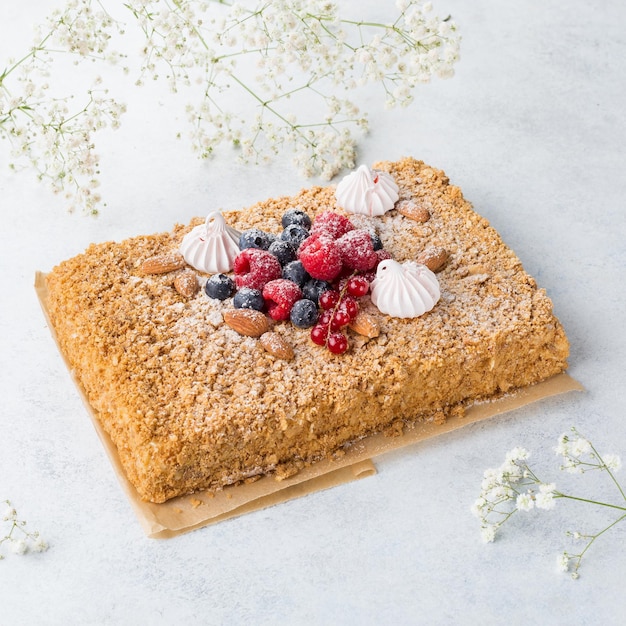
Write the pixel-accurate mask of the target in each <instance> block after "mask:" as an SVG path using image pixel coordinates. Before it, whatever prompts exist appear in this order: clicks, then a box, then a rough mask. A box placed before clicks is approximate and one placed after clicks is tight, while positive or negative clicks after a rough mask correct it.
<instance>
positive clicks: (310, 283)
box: [283, 261, 332, 304]
mask: <svg viewBox="0 0 626 626" xmlns="http://www.w3.org/2000/svg"><path fill="white" fill-rule="evenodd" d="M298 263H301V262H300V261H298ZM303 268H304V266H303ZM285 269H286V268H285ZM284 273H285V270H283V278H289V277H288V276H285V275H284ZM329 289H332V287H331V285H330V283H328V282H326V281H325V280H318V279H317V278H309V280H307V281H306V282H305V283H304V286H303V287H302V295H303V296H304V297H305V298H308V299H309V300H313V302H315V304H318V303H319V300H320V296H321V295H322V294H323V293H324V292H325V291H328V290H329Z"/></svg>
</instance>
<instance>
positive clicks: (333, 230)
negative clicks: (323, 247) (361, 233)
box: [311, 211, 354, 239]
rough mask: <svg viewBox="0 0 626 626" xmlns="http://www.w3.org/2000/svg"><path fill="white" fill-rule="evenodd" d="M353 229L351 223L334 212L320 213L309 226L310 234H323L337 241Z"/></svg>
mask: <svg viewBox="0 0 626 626" xmlns="http://www.w3.org/2000/svg"><path fill="white" fill-rule="evenodd" d="M353 229H354V226H353V224H352V222H351V221H350V220H349V219H348V218H347V217H345V216H343V215H340V214H339V213H335V212H334V211H322V212H321V213H318V214H317V215H316V216H315V219H314V220H313V225H312V226H311V234H312V235H315V234H322V233H323V234H325V235H327V236H328V237H330V238H331V239H339V237H341V236H342V235H345V234H346V233H347V232H349V231H351V230H353Z"/></svg>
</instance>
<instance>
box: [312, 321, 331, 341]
mask: <svg viewBox="0 0 626 626" xmlns="http://www.w3.org/2000/svg"><path fill="white" fill-rule="evenodd" d="M327 337H328V326H324V325H322V324H316V325H315V326H313V328H311V341H312V342H313V343H314V344H316V345H318V346H325V345H326V339H327Z"/></svg>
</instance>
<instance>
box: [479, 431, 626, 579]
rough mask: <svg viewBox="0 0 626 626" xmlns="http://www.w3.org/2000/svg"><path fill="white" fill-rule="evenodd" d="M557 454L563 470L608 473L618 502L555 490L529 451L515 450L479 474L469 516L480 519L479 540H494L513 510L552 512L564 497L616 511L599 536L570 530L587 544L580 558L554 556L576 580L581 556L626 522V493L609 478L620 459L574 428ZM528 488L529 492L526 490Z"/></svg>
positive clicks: (560, 440)
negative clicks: (529, 461) (540, 475)
mask: <svg viewBox="0 0 626 626" xmlns="http://www.w3.org/2000/svg"><path fill="white" fill-rule="evenodd" d="M555 451H556V453H557V455H559V456H561V457H563V462H562V464H561V466H560V468H561V470H563V471H566V472H572V473H580V474H582V473H585V472H588V471H591V470H599V471H605V472H607V474H608V476H609V477H610V479H611V481H612V482H613V484H614V486H615V487H616V488H617V491H618V492H619V496H620V504H614V503H610V502H601V501H598V500H593V499H590V498H586V497H579V496H574V495H570V494H566V493H562V492H560V491H558V490H557V488H556V485H555V483H547V482H544V481H542V480H540V479H539V478H538V477H537V475H536V474H535V472H534V471H533V470H532V469H531V468H530V467H529V465H528V464H527V462H526V461H527V459H528V458H529V456H530V455H529V454H528V451H526V450H525V449H524V448H514V449H513V450H511V451H510V452H508V453H507V455H506V458H505V461H504V463H503V464H502V465H501V466H500V467H499V468H495V469H493V468H492V469H488V470H486V471H485V472H484V474H483V480H482V483H481V493H480V497H479V498H478V499H477V500H476V501H475V502H474V504H473V505H472V507H471V510H472V513H473V514H474V515H475V516H476V517H478V518H479V519H480V521H481V536H482V537H483V539H484V538H485V536H487V537H488V540H489V541H493V539H494V538H495V535H496V532H497V531H498V529H499V528H500V526H502V525H503V524H504V523H505V522H506V521H508V520H509V519H510V518H511V517H512V516H513V514H514V513H516V512H517V511H530V510H532V509H533V508H536V509H540V510H549V509H552V508H554V506H555V503H556V499H557V498H563V499H568V500H571V501H575V502H586V503H588V504H594V505H596V506H600V507H605V508H606V510H612V511H619V512H620V515H619V517H617V519H615V520H614V521H612V522H611V523H610V524H608V525H607V526H606V527H605V528H603V529H602V530H600V531H598V532H597V533H595V534H594V533H587V534H582V533H580V532H578V531H576V532H568V533H567V534H568V536H570V537H572V538H573V539H576V540H584V541H585V542H586V545H585V546H584V547H583V549H582V550H581V551H580V552H579V553H578V554H570V553H568V552H563V553H562V554H559V555H558V557H557V567H558V568H559V570H560V571H563V572H568V571H571V572H572V574H571V575H572V578H578V576H579V572H578V570H579V568H580V565H581V562H582V558H583V556H584V555H585V553H586V552H587V550H588V549H589V548H590V547H591V545H592V544H593V543H594V542H595V541H596V539H598V538H599V537H601V536H602V535H604V533H606V532H607V531H608V530H609V529H611V528H612V527H613V526H615V525H616V524H618V523H619V522H621V521H623V520H625V519H626V492H624V490H623V489H622V487H621V485H620V484H619V483H618V482H617V480H616V479H615V477H614V476H613V472H615V471H617V470H619V469H620V467H621V459H620V457H619V456H617V455H615V454H604V455H600V454H598V452H597V451H596V449H595V447H594V446H593V444H592V443H591V442H590V441H589V440H588V439H586V438H585V437H582V436H581V435H580V434H579V433H578V431H577V430H576V429H574V428H573V429H572V435H569V434H563V435H561V436H560V437H559V439H558V441H557V445H556V448H555ZM526 487H528V489H526Z"/></svg>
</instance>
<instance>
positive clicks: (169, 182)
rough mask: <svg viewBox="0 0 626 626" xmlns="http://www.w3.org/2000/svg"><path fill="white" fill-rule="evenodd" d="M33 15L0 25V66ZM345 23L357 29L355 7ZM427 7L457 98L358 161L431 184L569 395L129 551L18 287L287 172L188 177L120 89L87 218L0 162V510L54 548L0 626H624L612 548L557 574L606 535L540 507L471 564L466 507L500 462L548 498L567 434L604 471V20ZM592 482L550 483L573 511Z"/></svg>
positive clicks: (622, 396)
mask: <svg viewBox="0 0 626 626" xmlns="http://www.w3.org/2000/svg"><path fill="white" fill-rule="evenodd" d="M48 4H49V3H46V2H44V1H43V0H28V1H27V2H26V1H25V2H20V3H11V5H10V7H4V8H3V14H4V16H3V17H4V19H3V22H4V23H3V24H2V31H3V33H2V34H3V39H2V44H0V51H1V55H0V56H1V58H5V57H6V56H7V55H8V54H9V53H8V52H7V51H6V50H5V45H4V44H6V45H7V46H9V45H13V46H14V45H15V44H16V42H18V41H20V40H22V41H24V38H25V37H27V36H29V34H30V32H29V29H28V24H29V21H30V20H31V19H32V16H33V15H36V14H37V11H38V10H40V9H41V7H43V6H46V5H48ZM346 4H347V3H346ZM360 5H362V6H363V7H364V8H363V13H364V15H366V14H367V11H368V7H374V6H375V5H378V3H374V2H372V1H370V0H368V1H367V2H362V3H360ZM435 7H436V8H437V9H438V10H439V12H440V13H444V12H446V11H449V12H451V13H452V14H453V16H454V18H455V19H456V21H457V22H458V23H459V24H460V25H461V27H462V31H463V35H464V42H463V47H462V54H463V58H462V61H461V63H460V64H459V65H458V70H457V76H456V77H455V78H454V79H453V80H451V81H448V82H440V83H435V84H433V85H430V86H426V87H424V88H423V89H421V90H420V91H419V92H418V94H417V103H416V105H415V106H413V107H411V108H409V109H407V110H402V111H396V112H393V113H389V112H382V111H381V112H379V110H378V108H375V109H374V108H373V109H372V111H371V122H372V132H371V134H370V136H369V137H368V138H367V139H366V141H365V142H364V143H363V144H362V154H361V161H362V162H365V163H372V162H373V161H375V160H379V159H395V158H398V157H400V156H403V155H409V154H410V155H413V156H416V157H418V158H421V159H424V160H425V161H427V162H429V163H431V164H432V165H434V166H436V167H439V168H442V169H444V170H446V172H447V174H448V175H449V176H450V178H451V180H452V182H453V183H454V184H457V185H459V186H460V187H461V188H462V189H463V191H464V193H465V195H466V197H467V198H468V199H469V200H470V201H471V202H473V204H474V205H475V207H476V209H477V210H478V212H480V213H481V214H483V215H484V216H485V217H487V218H488V219H489V220H490V221H491V223H492V224H493V225H494V226H495V227H496V228H497V229H498V230H499V231H500V233H501V234H502V236H503V237H504V239H505V241H506V242H507V243H509V244H510V245H511V246H512V247H513V249H514V250H515V251H516V252H517V253H518V255H519V256H520V257H521V259H522V261H523V262H524V264H525V266H526V268H527V269H528V270H529V271H530V272H531V273H532V274H533V275H534V276H535V277H536V278H537V279H538V281H539V283H540V284H541V285H542V286H544V287H545V288H546V289H547V290H548V293H549V295H550V296H551V297H552V299H553V301H554V304H555V309H556V312H557V315H558V316H559V317H560V319H561V320H562V322H563V324H564V325H565V328H566V330H567V332H568V334H569V337H570V340H571V344H572V354H571V368H570V372H571V374H572V375H573V376H574V377H575V378H577V379H578V380H580V381H581V382H582V383H583V384H584V385H585V386H586V388H587V390H588V391H587V392H586V393H584V394H571V395H568V396H563V397H558V398H554V399H550V400H547V401H545V402H542V403H541V404H539V405H535V406H530V407H527V408H526V409H523V410H519V411H516V412H515V413H511V414H508V415H506V416H503V417H500V418H498V419H495V420H492V421H489V422H487V423H480V424H476V425H472V426H469V427H467V428H465V429H463V430H460V431H457V432H455V433H453V434H450V435H446V436H445V437H442V438H439V439H436V440H432V441H430V442H427V443H423V444H421V445H419V446H416V447H415V448H414V449H411V450H403V451H400V452H396V453H393V454H389V455H387V456H385V457H384V458H381V459H379V460H378V462H377V466H378V470H379V473H378V474H377V475H376V476H375V477H371V478H367V479H365V480H363V481H360V482H357V483H354V484H350V485H345V486H342V487H339V488H336V489H333V490H330V491H326V492H323V493H318V494H315V495H311V496H309V497H306V498H304V499H300V500H296V501H293V502H290V503H287V504H283V505H280V506H277V507H274V508H271V509H268V510H264V511H262V512H258V513H254V514H252V515H248V516H246V517H242V518H238V519H235V520H232V521H228V522H226V523H223V524H221V525H218V526H214V527H209V528H206V529H203V530H200V531H196V532H193V533H191V534H188V535H185V536H182V537H179V538H177V539H173V540H167V541H158V542H157V541H154V540H149V539H146V538H145V537H144V536H143V534H142V532H141V529H140V527H139V524H138V523H137V522H136V520H135V519H134V517H133V513H132V511H131V508H130V506H129V504H128V503H127V501H126V500H125V498H124V495H123V494H122V491H121V489H120V487H119V486H118V484H117V482H116V479H115V477H114V475H113V472H112V471H111V469H110V466H109V463H108V461H107V459H106V458H105V454H104V451H103V449H102V447H101V445H100V443H99V441H98V439H97V437H96V434H95V431H94V429H93V427H92V426H91V424H90V422H89V419H88V418H87V415H86V412H85V409H84V408H83V406H82V405H81V402H80V400H79V398H78V395H77V393H76V392H75V390H74V388H73V386H72V383H71V381H70V378H69V376H68V373H67V371H66V370H65V368H64V365H63V363H62V361H61V359H60V357H59V355H58V354H57V351H56V348H55V346H54V345H53V343H52V340H51V338H50V336H49V333H48V330H47V328H46V325H45V323H44V321H43V317H42V315H41V313H40V311H39V305H38V303H37V301H36V298H35V293H34V291H33V288H32V283H33V276H34V273H35V270H37V269H42V270H47V269H50V268H51V267H52V266H53V265H54V264H55V263H57V262H58V261H60V260H62V259H64V258H67V257H70V256H72V255H74V254H76V253H78V252H80V251H82V250H83V249H84V248H85V247H86V245H87V244H88V243H90V242H92V241H102V240H106V239H119V238H122V237H126V236H131V235H134V234H140V233H145V232H150V231H157V230H164V229H169V228H170V226H171V225H172V223H174V222H176V221H181V222H182V221H186V220H188V219H189V218H190V217H191V216H192V215H196V214H202V213H205V212H206V211H207V210H209V209H213V208H220V207H221V208H234V207H239V206H244V205H247V204H249V203H252V202H254V201H256V200H259V199H263V198H265V197H268V196H272V195H277V194H286V193H292V192H295V191H297V190H298V189H299V188H300V187H301V186H303V185H305V184H309V183H308V182H307V181H302V180H301V179H298V178H297V176H295V175H294V174H293V172H292V170H291V166H290V165H289V162H288V159H285V161H284V162H283V161H280V160H279V161H277V162H275V163H274V164H273V165H271V166H269V167H258V168H253V167H250V168H245V167H239V166H233V165H232V164H231V163H230V158H231V155H230V154H229V153H228V151H226V152H224V153H222V155H221V156H220V157H219V158H217V159H215V160H213V161H211V162H208V163H200V162H197V161H196V160H195V158H194V157H193V156H192V155H191V154H190V153H188V152H187V147H186V145H185V144H183V143H177V142H175V141H174V140H172V141H170V139H169V138H168V137H167V136H166V134H165V133H164V132H163V125H167V124H166V123H167V122H168V121H169V120H170V118H171V117H172V115H174V113H172V112H171V111H170V110H168V109H167V107H165V106H164V105H162V104H160V102H166V101H167V100H165V99H163V100H159V99H155V100H154V99H152V98H151V97H150V94H152V93H153V92H152V91H148V90H143V91H142V90H135V91H129V93H128V94H126V95H125V97H126V98H127V100H128V101H129V103H130V105H131V106H130V110H129V113H128V115H127V116H126V117H125V119H124V120H123V124H122V128H121V129H120V130H119V131H118V132H117V133H114V134H112V135H109V136H108V138H107V137H105V138H104V139H103V141H102V142H101V152H102V153H103V157H104V158H103V160H102V167H103V172H104V184H103V189H102V191H103V193H104V194H105V195H106V198H107V200H108V207H107V208H106V209H104V210H103V212H102V215H101V217H100V218H99V219H97V220H93V219H90V218H83V217H80V216H69V215H66V214H65V213H64V211H63V207H62V204H61V202H60V200H59V199H58V198H56V197H51V196H50V195H49V194H48V192H47V190H45V189H44V188H43V187H40V186H37V185H36V184H33V182H32V180H31V178H30V176H29V174H28V173H23V174H20V175H17V176H13V175H10V174H8V173H7V171H6V169H5V167H4V161H2V162H0V165H2V167H0V210H1V219H2V222H1V228H0V270H1V272H2V290H3V295H2V305H1V310H0V342H1V352H0V386H1V390H2V410H1V411H0V427H1V431H0V432H1V437H2V439H1V441H2V446H1V456H0V499H3V498H4V497H9V498H11V499H12V500H13V502H14V504H15V505H16V507H17V509H18V511H19V512H20V513H21V514H22V515H23V516H24V517H25V518H26V519H27V520H28V521H29V523H30V524H31V525H32V526H33V527H35V528H38V529H39V530H40V531H41V532H42V533H43V534H44V535H45V536H46V538H47V539H48V540H49V542H50V544H51V548H50V550H49V551H48V552H46V553H43V554H36V555H28V556H25V557H18V556H15V555H9V556H8V557H7V559H6V560H4V561H2V562H0V623H1V624H8V625H9V624H10V625H14V624H15V625H21V624H26V625H30V624H180V623H185V624H244V623H245V624H279V623H282V624H479V623H480V624H503V623H510V624H526V623H541V624H563V623H576V624H618V623H620V622H621V623H623V622H622V621H621V620H622V619H623V608H624V597H623V580H624V579H625V578H626V560H625V558H624V551H623V546H624V542H625V538H626V535H625V532H626V525H625V526H624V527H617V528H615V529H614V530H613V531H611V532H610V533H609V534H607V535H606V536H605V537H603V538H602V539H601V540H599V541H598V542H597V543H596V545H594V547H593V548H592V549H591V550H590V552H589V553H588V556H587V557H586V561H585V562H584V563H583V569H582V576H581V578H580V580H578V581H572V580H571V579H570V578H568V577H567V576H564V575H562V574H559V573H557V572H556V569H555V558H556V554H557V553H558V552H560V551H561V550H562V549H563V548H566V547H570V545H569V543H568V539H567V538H566V537H565V534H564V533H565V531H566V530H568V529H572V530H581V531H595V530H597V529H599V528H600V527H601V524H603V523H605V522H607V521H608V520H609V519H610V518H609V517H608V516H607V515H606V514H604V513H602V512H598V513H595V512H593V511H592V510H590V509H587V508H586V507H585V506H583V505H575V504H571V503H568V502H563V501H560V502H559V503H558V506H557V507H556V509H555V510H554V511H550V512H541V513H537V514H536V515H535V514H534V513H532V512H531V513H529V514H520V515H518V516H517V517H516V518H515V519H514V520H512V521H511V523H510V525H509V527H508V528H506V527H505V532H504V533H503V534H502V537H501V538H500V540H498V541H497V542H496V543H495V544H493V545H484V544H482V543H481V540H480V537H479V531H478V525H477V522H476V520H475V519H474V518H473V517H472V516H471V514H470V513H469V507H470V505H471V504H472V502H473V501H474V499H475V498H476V496H477V492H478V489H479V485H480V480H481V476H482V472H483V470H484V469H485V468H486V467H491V466H494V465H499V464H500V462H501V460H502V459H503V457H504V453H505V452H506V451H507V450H509V449H510V448H512V447H514V446H515V445H523V446H525V447H527V448H529V449H530V450H531V451H532V452H533V459H534V461H535V464H536V466H537V467H538V468H539V469H540V471H541V472H542V474H543V475H544V476H545V477H546V478H547V479H552V480H557V483H558V484H563V482H562V481H563V480H564V478H565V477H563V476H561V475H559V473H558V468H557V463H558V460H557V458H556V457H555V456H554V453H553V451H552V447H553V445H554V443H555V442H556V438H557V437H558V435H559V434H561V433H562V432H563V431H565V430H567V429H568V428H569V427H570V425H577V426H578V427H579V428H580V429H581V430H582V431H583V432H584V433H586V434H587V435H588V436H589V437H590V438H592V439H593V440H594V442H595V443H597V445H598V446H599V447H600V448H601V449H602V450H607V451H608V450H612V451H614V452H617V453H621V454H622V456H623V457H624V458H625V459H626V420H625V419H624V405H625V404H626V391H625V389H626V385H624V372H623V368H624V356H625V352H626V339H625V334H624V310H625V309H626V301H625V297H624V294H625V289H624V274H625V272H626V245H625V244H624V237H625V236H626V227H625V226H626V218H625V211H624V197H625V196H626V182H625V181H626V176H625V175H624V165H625V158H624V157H625V154H624V146H625V145H626V122H625V117H624V111H623V107H624V102H625V101H626V83H625V81H624V77H625V76H626V44H625V41H626V40H625V39H624V35H623V26H624V24H626V4H624V3H623V2H622V1H620V0H604V1H600V0H591V1H590V0H586V1H585V2H583V1H581V0H570V2H567V3H562V2H559V1H558V0H520V1H517V2H491V1H488V0H472V2H466V1H463V0H438V1H437V2H435ZM151 89H152V88H151ZM142 98H144V99H145V101H143V102H142ZM372 102H374V98H373V97H372ZM176 115H178V113H176ZM175 121H176V120H175ZM182 123H183V121H182V120H181V124H182ZM172 125H173V124H172V123H170V124H169V126H170V127H171V126H172ZM2 158H3V159H4V157H2ZM599 478H600V477H599V476H588V477H583V478H580V479H576V481H574V482H573V483H571V481H570V482H568V483H564V484H573V485H574V486H576V485H578V488H579V490H580V491H585V490H586V491H587V493H592V492H596V491H597V490H598V489H599V488H600V486H601V484H602V483H601V482H600V480H599ZM607 493H608V492H607Z"/></svg>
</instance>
